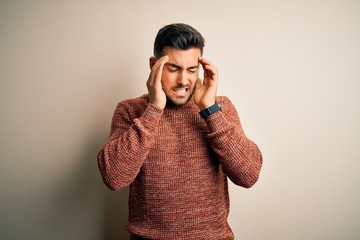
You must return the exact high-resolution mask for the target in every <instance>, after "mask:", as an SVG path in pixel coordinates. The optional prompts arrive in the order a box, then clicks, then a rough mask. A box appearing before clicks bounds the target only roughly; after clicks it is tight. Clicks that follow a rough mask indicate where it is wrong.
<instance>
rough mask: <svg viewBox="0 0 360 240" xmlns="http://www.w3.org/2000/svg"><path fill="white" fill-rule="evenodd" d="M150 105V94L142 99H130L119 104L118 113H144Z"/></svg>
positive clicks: (141, 97)
mask: <svg viewBox="0 0 360 240" xmlns="http://www.w3.org/2000/svg"><path fill="white" fill-rule="evenodd" d="M148 104H149V96H148V94H144V95H142V96H140V97H136V98H129V99H125V100H122V101H120V102H118V104H117V107H116V112H124V111H125V112H128V113H130V112H133V113H134V112H136V113H139V112H142V111H144V110H145V109H146V107H147V106H148Z"/></svg>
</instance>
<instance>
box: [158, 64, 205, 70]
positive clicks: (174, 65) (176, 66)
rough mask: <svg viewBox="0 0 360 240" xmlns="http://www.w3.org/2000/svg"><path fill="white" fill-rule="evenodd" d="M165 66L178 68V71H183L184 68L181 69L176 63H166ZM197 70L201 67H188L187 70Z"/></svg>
mask: <svg viewBox="0 0 360 240" xmlns="http://www.w3.org/2000/svg"><path fill="white" fill-rule="evenodd" d="M165 65H168V66H170V67H174V68H178V69H182V67H180V66H179V65H176V64H175V63H165ZM195 68H199V65H194V66H191V67H188V68H187V69H195Z"/></svg>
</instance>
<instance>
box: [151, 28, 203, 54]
mask: <svg viewBox="0 0 360 240" xmlns="http://www.w3.org/2000/svg"><path fill="white" fill-rule="evenodd" d="M204 45H205V40H204V38H203V36H201V34H200V33H199V32H198V31H197V30H196V29H195V28H193V27H191V26H190V25H187V24H183V23H175V24H170V25H166V26H165V27H163V28H161V29H160V30H159V32H158V33H157V35H156V37H155V42H154V57H155V58H156V59H159V58H160V57H162V56H164V52H163V51H164V48H165V47H173V48H176V49H179V50H187V49H190V48H198V49H200V52H201V54H202V53H203V48H204Z"/></svg>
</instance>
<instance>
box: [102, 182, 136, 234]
mask: <svg viewBox="0 0 360 240" xmlns="http://www.w3.org/2000/svg"><path fill="white" fill-rule="evenodd" d="M128 192H129V191H128V188H124V189H121V190H119V191H117V192H111V191H110V190H109V191H108V192H107V193H106V199H105V212H104V213H105V218H104V236H103V238H102V239H104V240H120V239H124V240H126V239H129V237H130V234H129V233H128V232H127V231H126V229H125V224H126V222H127V216H128Z"/></svg>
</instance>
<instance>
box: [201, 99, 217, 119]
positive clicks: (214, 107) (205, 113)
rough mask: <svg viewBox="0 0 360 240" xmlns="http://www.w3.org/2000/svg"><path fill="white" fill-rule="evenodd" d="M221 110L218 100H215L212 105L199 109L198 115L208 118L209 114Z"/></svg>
mask: <svg viewBox="0 0 360 240" xmlns="http://www.w3.org/2000/svg"><path fill="white" fill-rule="evenodd" d="M219 110H221V105H220V103H218V102H215V104H214V105H212V106H210V107H208V108H205V109H203V110H201V111H200V116H201V117H202V118H204V119H206V118H208V117H209V116H210V115H211V114H213V113H215V112H217V111H219Z"/></svg>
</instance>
